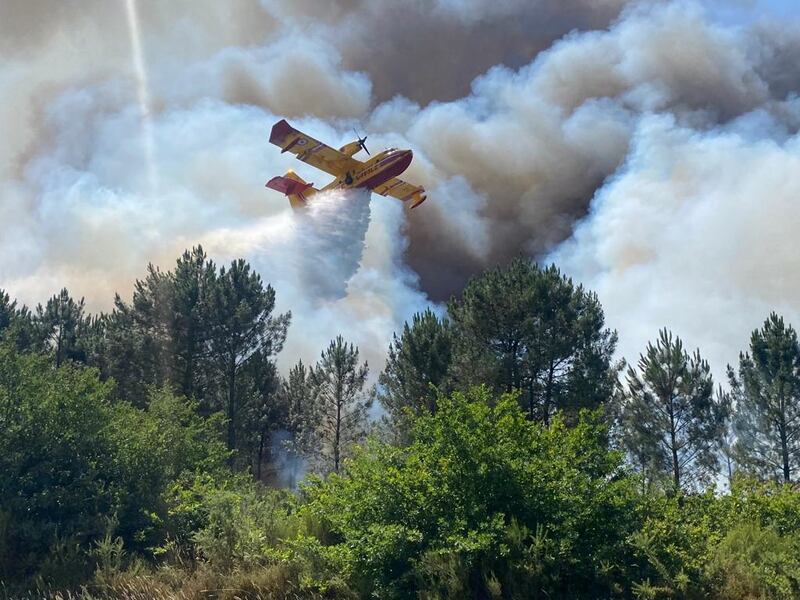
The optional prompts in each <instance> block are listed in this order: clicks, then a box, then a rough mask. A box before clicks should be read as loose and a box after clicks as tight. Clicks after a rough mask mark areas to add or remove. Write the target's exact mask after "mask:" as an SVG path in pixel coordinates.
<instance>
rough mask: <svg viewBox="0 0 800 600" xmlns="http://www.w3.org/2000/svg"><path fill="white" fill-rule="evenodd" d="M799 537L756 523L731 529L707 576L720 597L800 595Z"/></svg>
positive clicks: (729, 599) (728, 599)
mask: <svg viewBox="0 0 800 600" xmlns="http://www.w3.org/2000/svg"><path fill="white" fill-rule="evenodd" d="M799 541H800V538H798V537H797V536H796V535H795V536H793V537H791V538H789V537H782V536H780V535H779V534H778V533H776V532H775V531H774V530H772V529H766V528H762V527H760V526H759V525H758V524H756V523H741V524H739V525H737V526H736V527H734V528H732V529H731V530H730V531H729V532H728V533H727V535H726V536H725V537H724V538H723V539H722V541H721V542H720V544H719V545H718V546H717V547H716V549H715V550H714V552H713V554H712V556H711V560H710V561H709V563H708V566H707V573H708V577H709V578H710V579H711V582H712V586H713V588H714V590H715V592H716V594H715V595H716V597H717V598H719V599H720V600H740V599H742V598H748V599H749V598H753V599H762V598H763V599H764V600H767V599H770V600H771V599H775V600H779V599H780V600H784V599H785V600H789V599H790V598H797V597H798V595H800V558H798V551H800V545H798V542H799Z"/></svg>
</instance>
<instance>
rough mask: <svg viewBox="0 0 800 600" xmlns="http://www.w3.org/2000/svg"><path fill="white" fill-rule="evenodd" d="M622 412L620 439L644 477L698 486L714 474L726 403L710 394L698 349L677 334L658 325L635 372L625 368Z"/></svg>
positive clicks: (680, 487) (674, 486) (676, 486)
mask: <svg viewBox="0 0 800 600" xmlns="http://www.w3.org/2000/svg"><path fill="white" fill-rule="evenodd" d="M723 398H724V396H723ZM621 413H622V414H621V422H622V432H623V433H622V438H623V443H624V444H625V446H626V448H627V449H628V451H629V452H630V454H631V455H632V456H633V458H634V462H635V464H637V465H638V466H639V467H640V469H641V471H642V472H643V475H644V476H645V477H647V478H648V479H650V480H655V481H659V480H667V479H671V486H670V488H671V489H672V490H673V491H681V490H684V489H692V488H693V487H701V488H702V487H703V486H704V485H706V484H708V482H709V481H710V480H711V479H712V478H713V476H714V474H715V472H716V468H717V466H718V454H719V450H720V446H721V443H722V439H723V435H724V432H725V426H726V421H727V417H728V406H727V405H725V404H724V403H723V402H721V401H717V399H716V398H715V396H714V382H713V379H712V377H711V368H710V367H709V365H708V363H707V362H706V361H705V360H703V359H702V358H701V357H700V351H699V350H698V351H696V352H695V353H694V354H693V355H691V356H690V355H689V354H688V353H687V352H686V351H685V350H684V348H683V343H682V342H681V340H680V338H677V337H676V338H673V337H672V334H671V333H670V332H668V331H667V330H666V329H664V330H662V331H661V332H660V333H659V338H658V341H657V342H656V343H655V345H654V344H652V343H650V344H648V345H647V350H646V351H645V353H644V354H643V355H642V356H641V357H640V358H639V364H638V372H637V371H636V370H634V369H633V368H630V369H628V388H627V391H626V393H625V398H624V403H623V406H622V411H621Z"/></svg>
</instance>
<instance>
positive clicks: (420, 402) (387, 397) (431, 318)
mask: <svg viewBox="0 0 800 600" xmlns="http://www.w3.org/2000/svg"><path fill="white" fill-rule="evenodd" d="M452 358H453V334H452V329H451V327H450V322H449V321H448V320H447V319H442V320H440V319H439V318H438V317H437V316H436V315H435V314H434V313H433V311H431V310H430V309H428V310H426V311H425V312H423V313H417V314H415V315H414V316H413V318H412V321H411V324H409V323H406V324H405V325H404V327H403V333H402V334H401V336H400V337H399V338H398V337H397V335H395V336H394V339H393V341H392V343H391V345H390V346H389V354H388V357H387V359H386V367H385V369H384V371H383V373H381V375H380V379H379V382H380V384H381V386H382V390H381V396H380V400H381V403H382V404H383V405H384V407H385V408H386V410H387V411H388V412H389V414H390V416H391V417H392V421H393V423H394V425H395V427H401V428H402V423H403V422H404V421H405V411H406V410H408V411H410V412H411V413H412V414H414V415H419V414H423V413H428V414H432V413H434V412H436V398H437V392H438V393H442V394H449V393H450V391H451V390H450V383H449V375H450V367H451V363H452Z"/></svg>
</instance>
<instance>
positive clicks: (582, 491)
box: [304, 388, 637, 598]
mask: <svg viewBox="0 0 800 600" xmlns="http://www.w3.org/2000/svg"><path fill="white" fill-rule="evenodd" d="M438 406H439V410H438V411H437V412H436V414H433V415H424V416H422V417H420V418H419V419H418V420H417V421H416V422H415V424H414V428H413V435H412V437H413V443H411V444H410V445H409V446H408V447H406V448H402V449H401V448H396V447H392V446H389V445H385V444H380V443H377V442H372V443H371V444H369V445H368V446H367V448H366V449H365V450H363V451H362V452H360V453H359V454H358V455H357V456H356V458H354V459H353V460H352V461H351V462H350V463H349V465H348V470H347V472H348V476H347V477H337V476H331V477H329V478H328V480H327V481H325V482H317V483H316V484H312V485H311V486H310V487H309V488H307V490H306V493H307V494H308V496H309V503H308V505H307V506H306V507H305V508H304V510H305V511H308V512H311V513H313V514H314V515H315V516H316V517H317V518H318V519H319V520H321V521H324V522H326V523H327V525H328V528H329V530H330V532H331V534H332V535H331V539H330V540H329V542H330V543H332V544H334V545H335V546H336V547H338V548H339V549H340V550H341V552H342V555H343V557H344V560H345V562H346V563H347V564H348V565H349V567H348V568H349V569H350V571H351V573H352V581H353V582H354V584H355V585H356V587H357V588H358V589H360V590H361V591H362V593H363V594H364V595H367V594H376V595H378V596H380V597H383V598H390V597H397V598H400V597H408V595H409V594H411V593H412V591H414V592H419V593H420V594H423V595H425V594H427V596H428V597H431V598H433V597H443V598H444V597H457V596H458V595H459V594H460V595H462V597H464V596H470V597H471V596H473V595H478V596H482V595H486V594H488V593H490V588H491V589H492V590H495V592H494V593H500V594H501V595H502V596H503V597H511V594H512V592H513V590H515V589H528V588H529V589H536V590H537V591H536V593H537V594H540V595H541V597H547V595H548V594H549V595H550V596H553V595H556V596H557V595H565V594H566V595H569V594H572V595H577V594H580V593H583V592H587V593H588V591H589V590H591V591H592V593H598V591H602V590H610V589H612V588H613V587H614V586H615V582H614V581H613V580H614V578H615V577H620V576H622V573H613V572H612V571H610V570H609V569H608V568H607V565H608V564H625V553H626V552H627V551H628V547H627V545H626V544H625V539H626V537H627V535H628V534H629V533H630V532H631V531H632V530H633V529H634V528H635V526H636V522H637V510H636V494H635V489H634V488H635V482H634V481H633V479H631V478H630V477H628V476H627V475H626V474H625V472H624V470H623V469H622V468H621V461H620V456H619V455H617V454H616V453H613V452H609V451H608V449H607V440H606V430H605V427H604V426H602V425H601V424H600V421H599V418H597V417H596V416H593V415H591V414H584V415H583V417H582V419H581V420H580V422H579V423H578V424H577V425H576V426H575V427H574V428H567V427H566V426H565V425H564V424H563V423H562V422H561V421H559V420H558V419H556V420H555V422H554V423H553V424H552V425H551V426H549V427H542V426H540V425H537V424H535V423H532V422H530V421H528V420H526V418H525V415H524V414H523V413H522V411H521V409H520V408H519V404H518V402H517V399H516V398H515V397H513V396H505V397H503V398H501V399H499V400H498V401H497V403H496V404H495V402H494V401H493V398H491V397H490V396H489V394H488V392H487V391H486V390H485V389H481V388H477V389H474V390H472V391H471V392H470V393H469V394H467V395H462V394H455V395H453V397H452V398H450V399H447V398H440V399H439V401H438ZM526 577H527V578H528V579H526ZM526 581H530V582H531V585H530V586H528V585H527V583H526ZM498 590H499V592H498ZM601 593H602V592H601ZM529 597H536V596H535V595H531V596H529Z"/></svg>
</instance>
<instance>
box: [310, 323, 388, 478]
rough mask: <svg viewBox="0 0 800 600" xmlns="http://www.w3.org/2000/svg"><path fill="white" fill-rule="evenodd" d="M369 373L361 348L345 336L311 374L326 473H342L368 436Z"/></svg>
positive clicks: (320, 454) (319, 454)
mask: <svg viewBox="0 0 800 600" xmlns="http://www.w3.org/2000/svg"><path fill="white" fill-rule="evenodd" d="M368 373H369V367H368V366H367V363H366V362H365V363H363V364H362V363H361V362H360V361H359V356H358V348H356V347H355V346H353V345H352V344H348V343H347V342H345V341H344V339H343V338H342V336H338V337H337V338H336V339H335V340H333V341H332V342H331V343H330V345H329V346H328V348H327V349H326V350H325V351H324V352H323V353H322V357H321V358H320V360H319V362H318V363H317V365H316V366H315V367H314V368H313V369H312V370H311V373H310V375H309V379H310V382H311V387H312V392H311V395H312V398H313V399H314V402H315V403H316V404H317V406H318V411H319V412H318V415H319V422H318V423H317V439H318V448H317V458H318V461H319V463H320V467H321V470H322V471H323V472H334V473H339V472H340V471H341V468H342V461H343V460H344V458H345V457H346V456H347V455H348V453H349V451H350V448H351V447H352V446H353V444H355V443H357V442H359V441H361V440H362V439H363V438H364V436H365V434H366V425H367V412H368V410H369V407H370V405H371V402H372V401H371V398H370V397H369V396H368V395H367V394H365V393H364V385H365V384H366V381H367V375H368Z"/></svg>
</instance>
